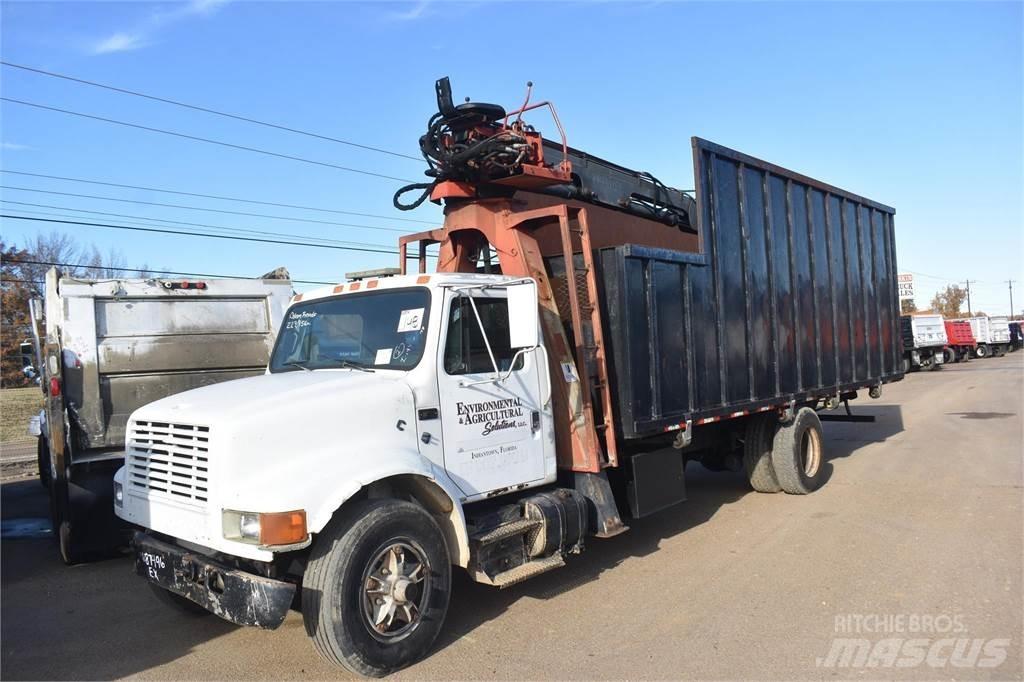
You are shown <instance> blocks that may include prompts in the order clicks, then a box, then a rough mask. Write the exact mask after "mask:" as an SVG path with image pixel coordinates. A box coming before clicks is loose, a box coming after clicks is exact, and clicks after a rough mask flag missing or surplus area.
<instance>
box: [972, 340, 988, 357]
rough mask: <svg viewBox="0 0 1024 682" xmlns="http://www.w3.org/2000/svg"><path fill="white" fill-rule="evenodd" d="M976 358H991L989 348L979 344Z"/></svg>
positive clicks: (975, 354)
mask: <svg viewBox="0 0 1024 682" xmlns="http://www.w3.org/2000/svg"><path fill="white" fill-rule="evenodd" d="M974 356H975V357H978V358H987V357H988V356H989V350H988V346H986V345H985V344H983V343H979V344H978V347H977V348H975V349H974Z"/></svg>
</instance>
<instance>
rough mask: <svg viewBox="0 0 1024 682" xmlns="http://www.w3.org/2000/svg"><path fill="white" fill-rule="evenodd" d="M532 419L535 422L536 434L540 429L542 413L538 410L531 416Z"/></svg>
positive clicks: (533, 425)
mask: <svg viewBox="0 0 1024 682" xmlns="http://www.w3.org/2000/svg"><path fill="white" fill-rule="evenodd" d="M531 419H532V421H533V424H532V427H533V432H534V433H536V432H537V431H538V430H539V429H540V412H539V411H538V410H534V411H533V413H532V414H531Z"/></svg>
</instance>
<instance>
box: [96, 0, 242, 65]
mask: <svg viewBox="0 0 1024 682" xmlns="http://www.w3.org/2000/svg"><path fill="white" fill-rule="evenodd" d="M230 1H231V0H190V2H186V3H180V4H178V5H176V6H174V7H173V8H172V9H169V10H157V11H155V12H153V13H152V14H150V15H149V16H148V17H146V18H145V19H144V20H143V21H141V22H139V24H138V25H136V26H134V27H132V28H129V29H127V30H122V31H115V32H114V33H112V34H110V35H109V36H107V37H106V38H103V39H101V40H97V41H95V42H93V44H92V46H91V47H90V48H89V53H90V54H94V55H100V54H111V53H114V52H130V51H132V50H138V49H140V48H143V47H146V46H148V45H151V44H152V43H153V42H154V38H155V36H156V34H157V33H159V32H160V31H161V30H163V29H165V28H167V27H168V26H170V25H172V24H176V23H178V22H180V21H182V20H184V19H187V18H189V17H193V16H208V15H210V14H212V13H213V12H215V11H217V10H218V9H219V8H220V7H221V6H223V5H226V4H227V3H228V2H230Z"/></svg>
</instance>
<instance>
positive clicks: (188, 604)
mask: <svg viewBox="0 0 1024 682" xmlns="http://www.w3.org/2000/svg"><path fill="white" fill-rule="evenodd" d="M149 589H151V590H152V591H153V596H155V597H156V598H157V599H159V600H160V601H162V602H163V603H164V604H165V605H166V606H168V607H170V608H172V609H174V610H175V611H180V612H181V613H184V614H185V615H187V616H191V617H192V618H201V617H203V616H210V615H213V614H211V613H210V612H209V611H207V610H206V609H204V608H203V607H202V606H200V605H199V604H197V603H195V602H194V601H192V600H191V599H186V598H185V597H182V596H181V595H180V594H175V593H174V592H169V591H167V590H165V589H164V588H162V587H160V586H159V585H157V584H155V583H149Z"/></svg>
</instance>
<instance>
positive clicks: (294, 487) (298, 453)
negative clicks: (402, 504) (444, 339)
mask: <svg viewBox="0 0 1024 682" xmlns="http://www.w3.org/2000/svg"><path fill="white" fill-rule="evenodd" d="M131 418H132V420H144V421H153V422H169V423H173V424H192V425H200V426H207V427H209V433H208V438H209V441H208V447H209V467H210V468H209V486H210V491H209V492H210V503H211V506H212V507H214V508H223V509H241V510H246V511H288V510H291V509H306V508H307V507H308V505H310V504H311V503H313V502H319V501H323V500H330V499H332V498H333V497H334V492H335V491H342V490H348V494H351V493H352V492H353V491H354V490H357V489H358V488H359V486H360V484H361V483H364V482H367V481H366V480H364V479H368V480H369V481H372V480H375V479H376V477H377V475H378V473H380V472H377V471H376V469H375V467H378V466H379V465H382V464H383V463H384V462H385V460H388V458H394V457H396V456H401V457H402V458H404V459H403V464H402V466H403V467H404V468H401V467H400V468H399V470H398V471H397V472H398V473H403V472H407V471H411V470H421V469H422V470H424V471H429V470H430V467H429V465H427V464H423V463H421V462H420V460H421V456H420V454H419V440H418V437H417V433H416V409H415V403H414V398H413V392H412V389H411V388H410V387H409V385H408V384H407V383H406V381H405V380H404V375H400V374H397V373H392V372H372V373H371V372H361V371H358V370H348V369H339V370H334V369H330V370H316V371H313V372H304V371H297V372H283V373H280V374H266V375H263V376H258V377H251V378H248V379H238V380H235V381H226V382H223V383H220V384H215V385H212V386H205V387H203V388H197V389H193V390H191V391H186V392H184V393H179V394H177V395H174V396H171V397H169V398H164V399H162V400H158V401H156V402H154V403H150V404H149V405H146V406H145V407H142V408H140V409H138V410H136V411H135V412H134V413H133V414H132V417H131ZM410 462H411V464H410ZM332 510H333V507H330V505H328V508H326V509H323V510H320V512H319V513H318V514H317V516H318V517H319V518H317V519H312V518H311V526H312V524H313V523H314V522H315V523H317V524H322V523H325V522H326V518H329V515H330V512H331V511H332ZM313 511H314V510H310V512H311V514H312V512H313ZM216 523H219V517H218V519H217V521H216ZM213 535H214V536H215V535H216V533H213Z"/></svg>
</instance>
